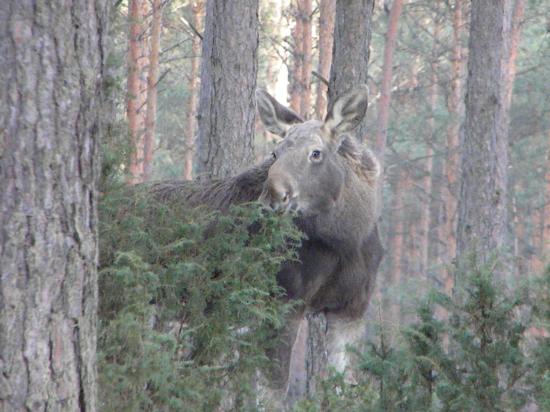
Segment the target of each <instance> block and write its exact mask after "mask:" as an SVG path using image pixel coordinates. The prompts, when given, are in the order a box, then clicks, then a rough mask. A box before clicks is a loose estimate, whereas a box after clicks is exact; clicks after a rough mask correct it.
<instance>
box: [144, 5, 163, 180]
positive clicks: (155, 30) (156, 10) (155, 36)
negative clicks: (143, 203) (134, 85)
mask: <svg viewBox="0 0 550 412" xmlns="http://www.w3.org/2000/svg"><path fill="white" fill-rule="evenodd" d="M152 7H153V19H152V23H151V38H150V53H149V74H148V76H147V103H146V105H147V109H146V116H145V134H144V143H143V147H144V159H143V180H144V181H147V180H149V179H150V178H151V173H152V169H153V153H154V149H155V126H156V116H157V82H158V77H159V49H160V31H161V24H162V9H161V7H162V5H161V0H153V3H152Z"/></svg>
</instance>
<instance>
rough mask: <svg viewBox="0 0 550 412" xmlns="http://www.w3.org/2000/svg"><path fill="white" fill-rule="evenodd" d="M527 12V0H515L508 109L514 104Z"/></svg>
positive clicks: (508, 78)
mask: <svg viewBox="0 0 550 412" xmlns="http://www.w3.org/2000/svg"><path fill="white" fill-rule="evenodd" d="M524 14H525V0H515V4H514V13H513V15H512V31H511V33H510V55H509V58H508V68H507V70H506V73H507V78H506V88H507V89H506V104H507V106H508V109H507V110H510V107H511V105H512V92H513V91H514V79H515V77H516V60H517V57H518V48H519V42H520V40H521V26H522V24H523V15H524Z"/></svg>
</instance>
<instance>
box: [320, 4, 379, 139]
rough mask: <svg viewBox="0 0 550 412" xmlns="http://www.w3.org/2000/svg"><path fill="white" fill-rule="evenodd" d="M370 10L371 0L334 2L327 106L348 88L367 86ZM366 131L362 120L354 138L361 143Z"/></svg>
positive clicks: (364, 121) (365, 124) (371, 6)
mask: <svg viewBox="0 0 550 412" xmlns="http://www.w3.org/2000/svg"><path fill="white" fill-rule="evenodd" d="M373 8H374V0H338V1H337V2H336V16H335V23H334V46H333V48H332V66H331V69H330V82H329V88H328V92H329V102H328V104H329V106H330V103H331V102H333V101H334V99H335V98H337V97H338V96H341V95H342V94H344V93H345V92H346V91H348V90H349V89H350V88H352V87H355V86H357V85H359V84H366V83H367V79H368V73H367V68H368V64H369V57H370V53H369V47H370V39H371V32H372V30H371V20H372V13H373ZM368 132H369V130H368V128H367V119H366V118H365V119H363V121H362V122H361V124H360V125H359V127H358V128H357V129H356V136H357V137H358V139H359V140H360V141H363V140H364V139H365V138H366V136H367V133H368Z"/></svg>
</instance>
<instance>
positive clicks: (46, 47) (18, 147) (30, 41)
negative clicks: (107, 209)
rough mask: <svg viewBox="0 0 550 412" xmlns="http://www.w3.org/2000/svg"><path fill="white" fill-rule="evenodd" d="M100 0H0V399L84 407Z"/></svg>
mask: <svg viewBox="0 0 550 412" xmlns="http://www.w3.org/2000/svg"><path fill="white" fill-rule="evenodd" d="M109 7H110V6H109V2H107V1H105V0H90V1H88V2H75V3H74V4H73V5H72V7H67V5H66V4H65V2H62V1H57V0H52V1H49V2H42V3H41V4H40V6H37V4H35V3H33V2H26V1H25V2H24V1H19V0H4V1H2V2H0V31H1V33H0V142H2V143H1V145H0V146H1V148H0V210H2V212H1V213H0V228H1V230H0V410H2V411H26V410H28V411H46V410H48V411H58V410H70V411H95V410H96V409H97V406H96V393H97V389H96V366H95V364H96V323H97V319H96V310H97V269H96V265H97V212H96V203H97V193H96V182H97V179H98V174H99V161H98V143H99V140H100V131H101V129H102V123H101V119H100V113H101V109H102V107H103V104H102V90H101V87H102V78H103V63H104V57H105V53H106V51H105V49H104V42H105V40H106V38H105V37H104V34H105V33H107V27H106V25H107V22H108V14H109V13H108V10H109Z"/></svg>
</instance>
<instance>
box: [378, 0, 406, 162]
mask: <svg viewBox="0 0 550 412" xmlns="http://www.w3.org/2000/svg"><path fill="white" fill-rule="evenodd" d="M402 9H403V0H394V2H393V4H392V7H391V11H390V18H389V23H388V31H387V32H386V42H385V44H384V62H383V65H382V84H381V85H380V100H379V102H378V120H377V129H376V142H375V148H376V152H377V153H384V151H385V149H386V139H387V135H388V121H389V115H390V98H391V83H392V73H393V53H394V51H395V43H396V40H397V33H398V30H397V28H398V23H399V17H400V16H401V10H402Z"/></svg>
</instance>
